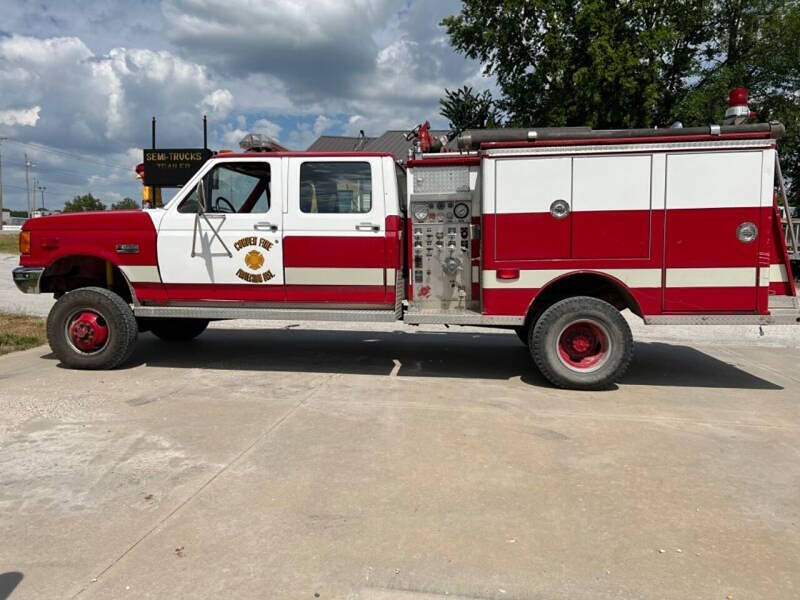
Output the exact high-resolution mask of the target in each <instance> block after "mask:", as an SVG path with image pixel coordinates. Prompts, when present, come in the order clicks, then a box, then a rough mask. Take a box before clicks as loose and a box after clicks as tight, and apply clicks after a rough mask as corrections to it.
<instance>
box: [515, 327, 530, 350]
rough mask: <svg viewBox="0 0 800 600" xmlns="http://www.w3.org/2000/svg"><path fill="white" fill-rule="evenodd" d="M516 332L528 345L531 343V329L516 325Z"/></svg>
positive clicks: (520, 339)
mask: <svg viewBox="0 0 800 600" xmlns="http://www.w3.org/2000/svg"><path fill="white" fill-rule="evenodd" d="M514 333H516V334H517V337H518V338H519V341H520V342H522V343H523V344H525V345H526V346H527V345H528V344H529V343H530V331H528V328H527V327H524V326H523V327H514Z"/></svg>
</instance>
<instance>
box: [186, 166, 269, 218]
mask: <svg viewBox="0 0 800 600" xmlns="http://www.w3.org/2000/svg"><path fill="white" fill-rule="evenodd" d="M203 185H204V187H205V193H206V198H205V199H204V206H205V210H206V212H209V213H240V214H248V213H265V212H267V211H268V210H269V207H270V191H271V186H270V171H269V165H268V164H266V163H257V162H242V163H222V164H219V165H217V166H215V167H214V168H213V169H211V171H209V172H208V173H206V175H205V177H203ZM197 202H198V198H197V189H194V190H192V192H191V193H190V194H189V195H188V196H186V198H184V199H183V201H182V202H181V204H180V205H179V206H178V212H182V213H194V212H197Z"/></svg>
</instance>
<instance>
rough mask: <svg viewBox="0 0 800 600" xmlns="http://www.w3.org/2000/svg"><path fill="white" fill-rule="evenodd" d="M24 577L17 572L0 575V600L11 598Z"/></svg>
mask: <svg viewBox="0 0 800 600" xmlns="http://www.w3.org/2000/svg"><path fill="white" fill-rule="evenodd" d="M23 578H24V576H23V575H22V573H20V572H19V571H7V572H5V573H0V600H6V598H8V597H10V596H11V592H13V591H14V590H15V589H16V587H17V586H18V585H19V583H20V581H22V580H23Z"/></svg>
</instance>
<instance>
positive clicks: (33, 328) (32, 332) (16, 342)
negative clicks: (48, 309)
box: [0, 313, 47, 356]
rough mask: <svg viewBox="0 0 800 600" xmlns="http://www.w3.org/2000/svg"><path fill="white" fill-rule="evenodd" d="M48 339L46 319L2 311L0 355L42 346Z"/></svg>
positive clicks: (0, 319)
mask: <svg viewBox="0 0 800 600" xmlns="http://www.w3.org/2000/svg"><path fill="white" fill-rule="evenodd" d="M46 341H47V335H46V334H45V330H44V319H40V318H38V317H29V316H26V315H8V314H5V313H0V356H2V355H3V354H8V353H9V352H16V351H17V350H27V349H28V348H33V347H35V346H41V345H42V344H44V343H45V342H46Z"/></svg>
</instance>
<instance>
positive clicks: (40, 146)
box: [8, 139, 132, 171]
mask: <svg viewBox="0 0 800 600" xmlns="http://www.w3.org/2000/svg"><path fill="white" fill-rule="evenodd" d="M8 141H9V142H13V143H14V144H19V145H20V146H27V147H29V148H34V149H37V150H41V151H42V152H50V153H51V154H58V155H61V156H65V157H67V158H75V159H80V160H82V161H85V162H91V163H95V164H98V165H102V166H104V167H109V168H112V169H125V170H126V171H127V170H129V169H131V168H132V167H131V165H122V164H120V163H110V162H106V161H102V160H99V159H97V158H94V157H93V156H89V155H88V154H81V153H80V152H68V151H66V150H58V149H56V148H51V147H50V146H45V145H44V144H39V143H37V142H21V141H20V140H14V139H9V140H8Z"/></svg>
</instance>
